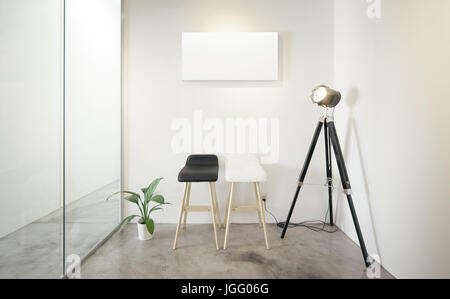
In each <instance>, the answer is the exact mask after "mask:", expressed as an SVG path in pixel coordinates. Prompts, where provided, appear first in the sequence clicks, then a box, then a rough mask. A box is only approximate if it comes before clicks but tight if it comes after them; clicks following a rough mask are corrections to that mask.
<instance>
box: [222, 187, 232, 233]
mask: <svg viewBox="0 0 450 299" xmlns="http://www.w3.org/2000/svg"><path fill="white" fill-rule="evenodd" d="M230 186H231V185H230ZM230 194H231V187H230V191H229V192H228V198H227V204H226V207H225V215H223V225H224V227H226V223H227V216H228V206H229V205H230Z"/></svg>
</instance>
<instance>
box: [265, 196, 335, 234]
mask: <svg viewBox="0 0 450 299" xmlns="http://www.w3.org/2000/svg"><path fill="white" fill-rule="evenodd" d="M263 204H264V210H265V211H266V212H267V213H268V214H269V215H270V216H272V218H273V219H274V220H275V222H276V225H277V228H284V226H285V225H286V222H278V219H277V217H275V215H274V214H273V213H272V212H270V211H269V210H268V209H267V205H266V201H265V200H263ZM329 212H330V209H328V210H327V213H326V214H325V220H324V221H321V220H315V221H303V222H299V223H292V222H290V223H289V227H304V228H307V229H309V230H312V231H315V232H325V233H329V234H333V233H335V232H337V231H338V228H337V227H336V226H331V225H329V224H328V223H326V219H327V217H328V213H329ZM329 227H330V228H332V229H328V228H329Z"/></svg>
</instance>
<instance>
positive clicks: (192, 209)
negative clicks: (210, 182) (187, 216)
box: [184, 206, 211, 212]
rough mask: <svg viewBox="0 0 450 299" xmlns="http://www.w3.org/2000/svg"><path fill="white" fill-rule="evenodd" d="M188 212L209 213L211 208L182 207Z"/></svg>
mask: <svg viewBox="0 0 450 299" xmlns="http://www.w3.org/2000/svg"><path fill="white" fill-rule="evenodd" d="M184 209H185V210H186V211H188V212H209V211H211V206H188V207H184Z"/></svg>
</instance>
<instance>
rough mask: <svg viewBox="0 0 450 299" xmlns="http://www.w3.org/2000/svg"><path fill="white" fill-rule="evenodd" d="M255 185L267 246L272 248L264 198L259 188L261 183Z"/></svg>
mask: <svg viewBox="0 0 450 299" xmlns="http://www.w3.org/2000/svg"><path fill="white" fill-rule="evenodd" d="M255 186H256V190H257V193H258V202H259V209H260V210H261V218H262V224H263V229H264V237H265V238H266V248H267V249H270V246H269V239H268V238H267V228H266V216H265V214H264V208H263V203H262V199H261V190H260V189H259V183H255Z"/></svg>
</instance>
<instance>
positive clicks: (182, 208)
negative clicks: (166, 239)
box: [173, 183, 189, 250]
mask: <svg viewBox="0 0 450 299" xmlns="http://www.w3.org/2000/svg"><path fill="white" fill-rule="evenodd" d="M188 186H189V183H186V186H185V187H184V195H183V200H182V202H181V209H180V217H179V219H178V225H177V231H176V233H175V240H174V242H173V249H174V250H175V249H177V245H178V236H179V233H180V227H181V219H182V218H183V213H184V210H185V208H184V205H185V201H186V195H187V190H188V188H189V187H188Z"/></svg>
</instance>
